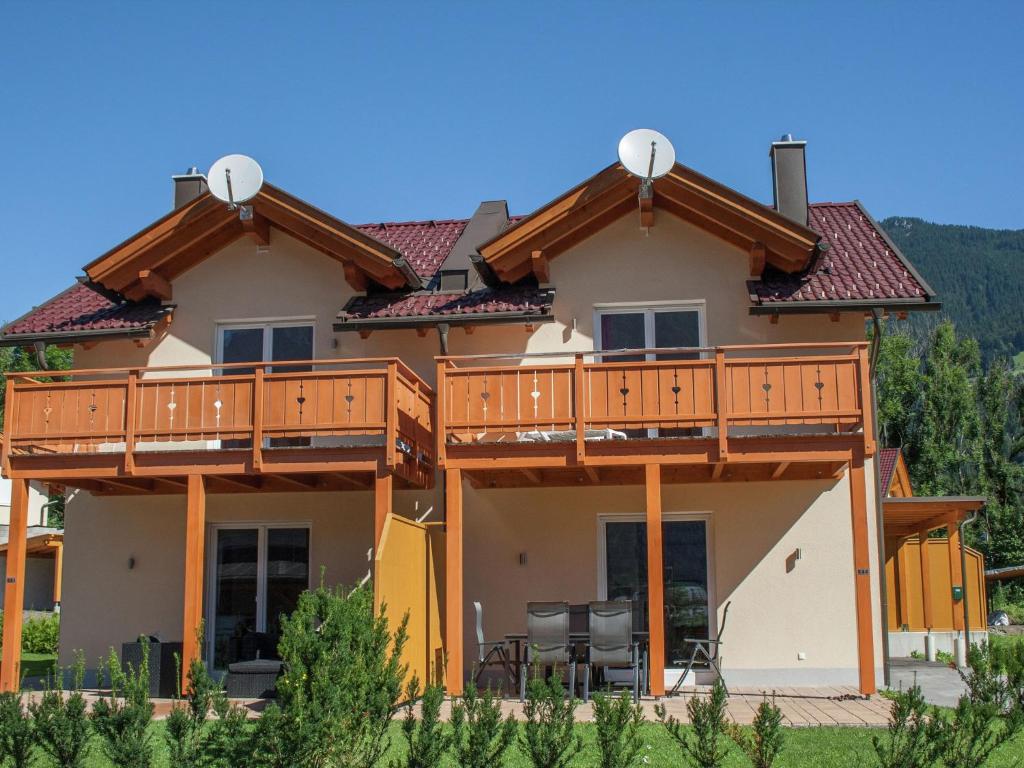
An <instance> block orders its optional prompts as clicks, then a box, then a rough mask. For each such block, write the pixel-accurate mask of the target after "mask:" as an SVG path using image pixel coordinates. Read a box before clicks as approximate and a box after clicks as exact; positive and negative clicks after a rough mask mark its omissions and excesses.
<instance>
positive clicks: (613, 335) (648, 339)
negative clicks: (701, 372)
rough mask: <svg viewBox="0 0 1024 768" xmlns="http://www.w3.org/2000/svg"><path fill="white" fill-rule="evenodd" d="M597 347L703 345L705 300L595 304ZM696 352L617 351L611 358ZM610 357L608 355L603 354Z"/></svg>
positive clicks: (668, 356)
mask: <svg viewBox="0 0 1024 768" xmlns="http://www.w3.org/2000/svg"><path fill="white" fill-rule="evenodd" d="M594 328H595V339H594V346H595V348H596V349H602V350H604V349H652V348H656V347H658V348H666V347H667V348H677V347H703V346H705V344H706V342H705V338H706V332H705V328H704V303H703V302H700V303H693V304H665V305H650V306H643V305H635V304H634V305H616V306H611V305H609V306H600V305H599V306H598V307H597V309H596V317H595V323H594ZM697 357H700V353H698V352H671V353H661V354H654V353H647V354H640V355H618V356H616V357H615V358H614V359H615V360H618V361H622V362H628V361H630V360H634V361H636V360H644V359H647V360H681V359H690V358H697ZM606 359H610V358H606Z"/></svg>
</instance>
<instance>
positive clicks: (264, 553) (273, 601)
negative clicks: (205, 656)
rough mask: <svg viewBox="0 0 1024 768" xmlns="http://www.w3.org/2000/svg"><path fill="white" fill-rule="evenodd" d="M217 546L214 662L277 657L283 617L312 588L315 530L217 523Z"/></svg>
mask: <svg viewBox="0 0 1024 768" xmlns="http://www.w3.org/2000/svg"><path fill="white" fill-rule="evenodd" d="M212 544H213V546H212V547H211V549H212V554H211V559H210V571H209V573H210V574H211V588H210V590H209V592H210V596H209V616H208V618H207V624H206V626H207V635H208V639H209V641H210V644H209V647H210V658H209V663H210V664H211V666H212V668H213V669H220V670H223V669H227V666H228V664H233V663H234V662H236V661H247V660H250V659H253V658H256V656H257V654H259V656H260V657H261V658H274V657H276V648H277V641H278V639H279V636H280V617H281V615H282V614H287V613H290V612H291V611H292V610H294V609H295V606H296V604H297V602H298V599H299V595H300V594H302V592H303V590H305V589H307V588H308V587H309V528H308V527H305V526H302V527H285V526H276V525H273V526H271V525H252V526H244V525H243V526H217V527H215V528H214V529H213V534H212Z"/></svg>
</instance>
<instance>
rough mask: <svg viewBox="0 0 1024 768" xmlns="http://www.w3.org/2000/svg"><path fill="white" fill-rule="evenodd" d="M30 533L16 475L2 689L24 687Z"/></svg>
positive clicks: (24, 489) (24, 484) (23, 486)
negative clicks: (23, 626) (23, 633)
mask: <svg viewBox="0 0 1024 768" xmlns="http://www.w3.org/2000/svg"><path fill="white" fill-rule="evenodd" d="M9 392H10V390H8V393H9ZM9 407H10V406H9V405H8V408H9ZM27 532H28V480H24V479H22V478H18V477H16V478H13V479H12V480H11V523H10V527H9V528H8V531H7V537H8V538H7V583H6V584H5V585H4V633H3V657H2V660H0V691H4V692H8V691H17V690H19V689H20V688H21V622H22V611H23V610H24V608H25V550H26V548H27V547H28V540H27V538H26V537H27Z"/></svg>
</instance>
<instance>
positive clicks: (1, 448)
mask: <svg viewBox="0 0 1024 768" xmlns="http://www.w3.org/2000/svg"><path fill="white" fill-rule="evenodd" d="M15 427H16V425H15V423H14V379H12V378H11V377H10V376H8V377H7V387H6V388H5V390H4V431H5V432H7V436H6V437H4V438H3V440H0V468H2V469H3V473H4V474H5V475H7V476H8V477H10V475H11V440H13V439H14V430H15Z"/></svg>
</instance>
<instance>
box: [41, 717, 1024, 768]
mask: <svg viewBox="0 0 1024 768" xmlns="http://www.w3.org/2000/svg"><path fill="white" fill-rule="evenodd" d="M578 727H579V728H580V729H581V730H582V732H583V740H584V745H585V748H584V751H583V752H582V753H581V754H580V755H579V757H578V758H577V759H576V761H575V763H574V764H573V765H574V768H592V767H593V766H596V765H599V762H598V754H597V748H596V747H595V745H594V726H593V724H591V723H583V724H581V725H579V726H578ZM152 730H153V745H154V747H156V748H157V760H156V762H155V763H154V765H153V768H170V767H169V766H168V763H167V750H166V748H165V746H164V724H163V723H162V722H156V723H153V725H152ZM645 730H646V735H647V740H648V746H649V750H648V752H647V758H648V760H647V762H646V763H645V768H646V767H649V768H659V766H664V767H665V768H677V767H678V766H682V765H683V764H684V763H683V759H682V756H681V755H680V753H679V750H678V748H677V747H676V745H675V742H673V741H672V739H671V738H670V737H669V736H668V735H667V734H666V733H665V731H664V729H663V728H662V727H661V726H660V725H655V724H649V725H647V726H645ZM879 733H881V731H879V730H876V729H871V728H795V729H787V730H786V747H785V750H784V751H783V753H782V755H781V756H780V757H779V760H778V762H777V763H776V766H777V768H860V767H861V766H871V765H875V764H876V763H875V761H874V748H873V746H872V742H871V739H872V736H874V735H877V734H879ZM391 739H392V748H391V752H390V753H389V755H388V756H387V757H386V758H385V759H384V760H383V761H382V762H381V765H382V766H387V765H389V763H390V760H391V758H394V757H398V756H400V754H401V753H402V752H403V751H404V750H403V747H402V744H403V741H402V736H401V733H400V731H399V726H398V724H397V723H396V724H395V725H394V726H392V729H391ZM1022 753H1024V736H1021V737H1018V738H1017V739H1015V740H1014V741H1013V742H1010V743H1008V744H1004V745H1003V746H1002V748H1001V749H1000V750H999V751H998V752H996V754H995V755H994V757H993V758H992V760H991V762H990V763H989V766H990V768H1013V766H1017V765H1019V763H1018V762H1015V761H1016V760H1017V759H1018V758H1019V756H1020V755H1021V754H1022ZM40 765H45V763H40ZM749 765H750V763H749V762H747V760H746V759H745V758H744V757H743V756H742V755H741V754H740V752H739V750H738V749H736V748H735V747H733V748H732V749H731V750H730V753H729V758H728V759H727V760H726V762H725V768H742V767H743V766H749ZM88 766H89V768H110V763H109V761H107V759H106V758H105V757H104V756H103V755H102V752H101V748H100V744H99V743H98V742H96V743H95V746H94V749H93V753H92V756H91V757H90V760H89V763H88ZM449 766H450V764H449ZM527 766H528V763H527V761H526V759H525V758H524V757H523V755H521V754H520V753H519V752H518V750H516V749H513V750H512V752H511V754H510V755H509V756H508V759H507V760H506V761H505V767H506V768H527ZM495 768H498V766H495Z"/></svg>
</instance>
